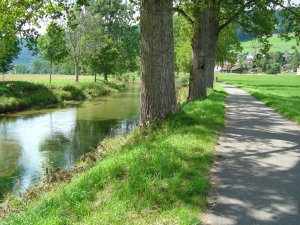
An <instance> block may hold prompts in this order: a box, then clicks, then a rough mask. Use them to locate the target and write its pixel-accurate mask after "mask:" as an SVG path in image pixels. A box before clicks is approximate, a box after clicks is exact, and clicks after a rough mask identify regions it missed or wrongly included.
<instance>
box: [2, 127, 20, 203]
mask: <svg viewBox="0 0 300 225" xmlns="http://www.w3.org/2000/svg"><path fill="white" fill-rule="evenodd" d="M2 128H3V127H1V129H2ZM21 152H22V147H21V145H20V144H19V143H18V142H17V141H16V140H15V139H13V138H9V139H8V138H5V139H3V138H1V137H0V165H1V168H0V199H1V198H2V197H3V195H4V194H5V192H6V191H7V190H10V189H11V188H12V187H13V183H14V178H13V177H18V175H19V173H20V170H21V169H22V168H21V166H20V165H19V159H20V157H21Z"/></svg>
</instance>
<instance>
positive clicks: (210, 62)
mask: <svg viewBox="0 0 300 225" xmlns="http://www.w3.org/2000/svg"><path fill="white" fill-rule="evenodd" d="M214 11H215V9H214V8H213V7H211V8H210V9H209V29H208V31H209V40H208V52H207V75H206V85H207V87H208V88H213V85H214V69H215V59H216V51H217V44H218V38H219V22H218V21H217V19H216V16H215V12H214Z"/></svg>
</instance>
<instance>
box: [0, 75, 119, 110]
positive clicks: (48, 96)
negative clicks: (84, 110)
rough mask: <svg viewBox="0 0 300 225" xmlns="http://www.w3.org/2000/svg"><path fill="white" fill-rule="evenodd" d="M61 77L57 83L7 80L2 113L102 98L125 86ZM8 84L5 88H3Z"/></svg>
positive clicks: (0, 89)
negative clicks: (75, 80) (76, 81)
mask: <svg viewBox="0 0 300 225" xmlns="http://www.w3.org/2000/svg"><path fill="white" fill-rule="evenodd" d="M61 77H62V78H61V80H57V81H56V82H53V83H51V84H50V83H46V82H41V81H40V82H34V81H30V82H28V81H17V80H16V81H5V82H4V85H3V83H1V85H0V114H4V113H8V112H14V111H20V110H25V109H31V108H34V109H39V108H47V107H51V106H53V105H55V104H58V103H63V102H68V101H81V100H84V99H87V98H89V97H100V96H103V95H107V94H110V93H115V92H118V91H121V90H124V89H125V85H124V84H123V83H121V82H120V81H116V80H114V81H112V82H108V81H104V80H103V79H102V78H97V82H94V81H92V80H84V81H83V82H80V83H75V82H74V81H68V82H66V80H64V77H63V76H61ZM3 86H4V87H3Z"/></svg>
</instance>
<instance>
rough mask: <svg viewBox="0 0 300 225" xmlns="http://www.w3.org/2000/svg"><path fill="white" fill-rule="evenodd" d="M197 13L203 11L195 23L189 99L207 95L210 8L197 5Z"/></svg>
mask: <svg viewBox="0 0 300 225" xmlns="http://www.w3.org/2000/svg"><path fill="white" fill-rule="evenodd" d="M194 13H195V14H198V15H199V13H202V17H200V18H199V17H198V18H199V19H197V20H196V21H195V24H194V36H193V38H192V71H191V74H190V84H189V96H188V101H192V100H194V99H195V98H199V97H204V96H206V75H207V72H206V70H207V63H206V59H207V58H206V57H207V55H206V54H207V51H208V49H207V48H208V46H207V43H208V10H207V9H206V10H205V11H204V12H201V11H200V10H199V8H198V7H197V8H196V9H195V12H194Z"/></svg>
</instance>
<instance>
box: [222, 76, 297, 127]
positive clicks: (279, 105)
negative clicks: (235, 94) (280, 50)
mask: <svg viewBox="0 0 300 225" xmlns="http://www.w3.org/2000/svg"><path fill="white" fill-rule="evenodd" d="M218 78H219V81H220V82H223V83H227V84H232V85H235V86H237V87H240V88H242V89H244V90H245V91H247V92H248V93H250V94H251V95H252V96H254V97H255V98H256V99H258V100H260V101H262V102H264V103H265V104H266V105H268V106H270V107H272V108H274V109H275V110H276V111H277V112H279V113H280V114H281V115H283V116H285V117H287V118H289V119H291V120H293V121H295V122H297V123H298V124H300V76H281V75H278V76H266V75H232V74H230V75H229V74H226V75H223V74H221V75H220V74H218Z"/></svg>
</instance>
